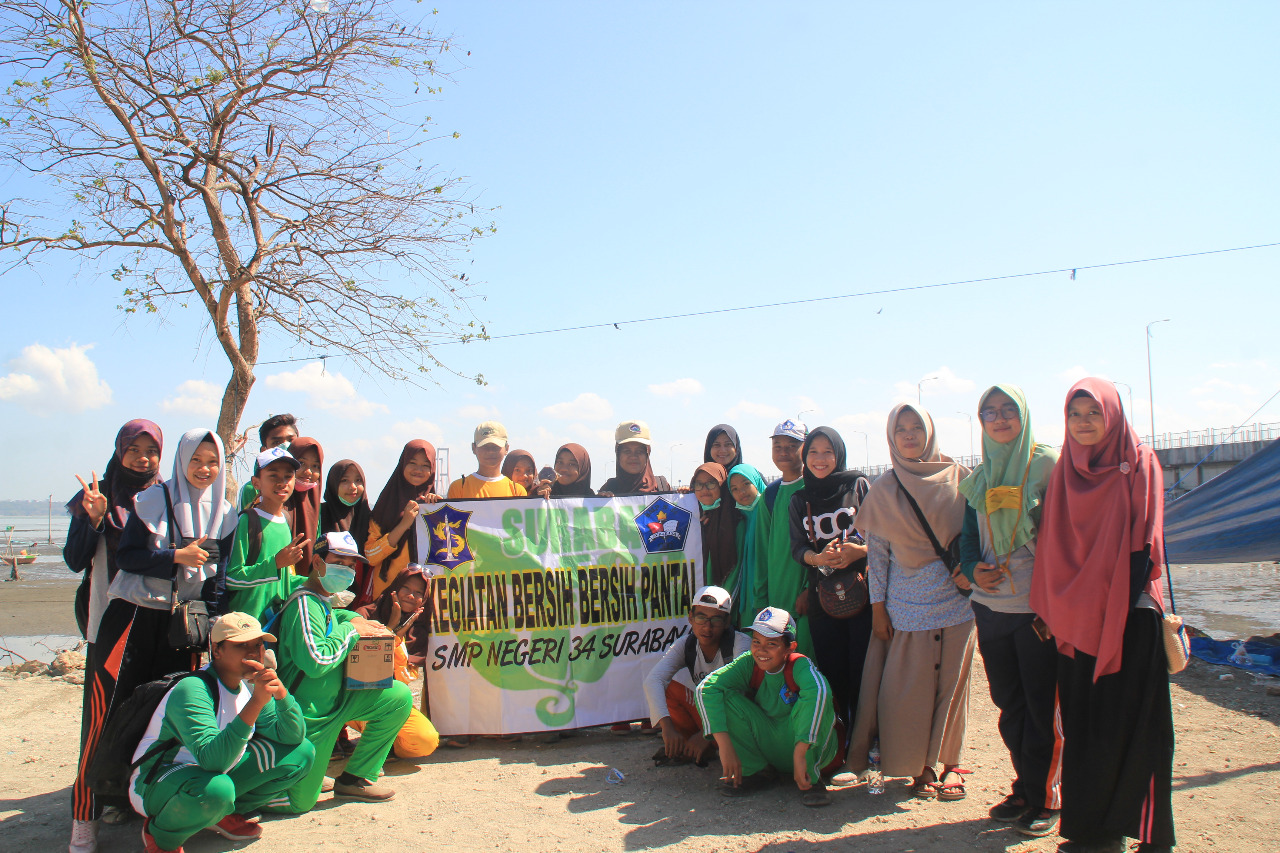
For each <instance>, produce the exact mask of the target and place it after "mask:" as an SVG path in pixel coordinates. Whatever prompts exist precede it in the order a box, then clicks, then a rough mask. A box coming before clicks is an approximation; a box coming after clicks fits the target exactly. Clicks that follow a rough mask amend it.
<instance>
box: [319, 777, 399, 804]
mask: <svg viewBox="0 0 1280 853" xmlns="http://www.w3.org/2000/svg"><path fill="white" fill-rule="evenodd" d="M333 795H334V796H335V797H345V798H346V799H348V800H363V801H364V802H366V803H385V802H386V801H387V800H390V799H391V798H392V797H394V796H395V795H396V792H395V791H393V790H391V789H390V788H388V787H386V786H385V785H375V784H373V783H372V782H366V781H364V780H363V779H360V780H359V781H357V782H354V783H352V784H350V785H348V784H347V783H346V782H337V781H335V782H334V783H333Z"/></svg>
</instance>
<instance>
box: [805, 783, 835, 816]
mask: <svg viewBox="0 0 1280 853" xmlns="http://www.w3.org/2000/svg"><path fill="white" fill-rule="evenodd" d="M800 804H801V805H803V806H808V807H809V808H811V809H816V808H818V807H819V806H829V805H831V797H829V796H827V786H826V785H824V784H822V783H821V782H819V783H818V784H816V785H814V786H813V787H812V788H810V789H809V790H807V791H801V792H800Z"/></svg>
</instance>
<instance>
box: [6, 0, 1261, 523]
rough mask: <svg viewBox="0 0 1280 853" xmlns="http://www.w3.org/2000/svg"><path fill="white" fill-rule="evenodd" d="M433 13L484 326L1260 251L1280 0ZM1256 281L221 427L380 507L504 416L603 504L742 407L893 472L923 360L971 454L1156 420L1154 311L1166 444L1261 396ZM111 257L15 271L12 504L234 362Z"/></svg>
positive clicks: (832, 325) (908, 297) (1072, 292)
mask: <svg viewBox="0 0 1280 853" xmlns="http://www.w3.org/2000/svg"><path fill="white" fill-rule="evenodd" d="M406 8H407V9H408V11H409V13H410V14H418V13H420V12H421V11H422V7H418V6H408V7H406ZM439 10H440V11H439V15H438V16H436V18H435V19H434V22H435V25H436V26H437V28H438V29H439V30H441V31H452V32H453V33H454V35H455V36H456V37H457V38H458V40H459V42H460V44H461V47H462V50H463V51H465V50H470V51H471V55H470V56H467V57H465V61H466V63H467V67H466V68H464V69H461V70H460V71H459V72H458V73H457V75H456V78H455V81H454V82H453V83H451V84H448V85H446V86H445V88H444V91H443V93H442V94H441V95H440V97H439V98H438V99H436V100H435V102H433V103H432V104H431V105H430V112H431V114H432V115H433V116H434V117H435V119H436V121H437V123H438V125H439V127H440V129H441V130H442V131H444V132H445V133H449V132H452V131H455V130H456V131H458V132H459V133H460V134H461V135H460V138H458V139H457V140H454V139H446V140H444V141H441V142H439V143H435V144H434V146H433V148H432V150H431V156H432V157H433V158H434V159H435V160H436V161H437V162H439V163H440V165H441V166H442V167H443V168H446V169H448V170H451V171H453V172H454V173H456V174H459V175H464V176H466V177H467V178H468V180H469V182H470V183H471V185H472V186H473V187H474V189H475V190H476V192H477V193H479V194H480V196H481V199H482V201H483V202H484V203H485V204H487V205H493V206H498V207H499V210H498V211H497V212H496V222H497V225H498V233H497V234H496V235H494V236H492V237H490V238H487V239H485V240H483V241H481V242H479V243H478V244H477V245H476V246H475V247H474V248H473V250H472V253H471V256H470V257H472V258H474V263H469V264H468V267H467V269H466V272H468V274H469V277H470V278H471V279H472V280H474V281H476V282H477V289H478V291H479V292H480V293H482V294H483V295H484V297H485V298H484V299H483V300H481V299H477V300H476V301H475V302H474V303H473V306H472V307H473V310H474V312H475V313H476V315H477V316H478V317H479V318H480V319H482V320H483V321H484V322H485V324H486V325H487V327H488V329H489V331H490V332H491V333H492V334H495V335H502V334H511V333H516V332H524V331H533V330H540V329H550V328H559V327H563V326H569V325H578V324H582V323H593V322H614V321H620V320H630V319H637V318H643V317H651V316H656V315H664V314H671V313H682V312H695V311H703V310H709V309H716V308H724V307H732V306H740V305H756V304H762V303H774V302H780V301H787V300H795V299H804V298H809V297H814V296H828V295H838V294H849V293H858V292H863V291H869V290H882V289H886V288H895V287H904V286H911V285H922V284H933V283H938V282H946V281H956V280H964V279H971V278H981V277H986V276H995V275H1003V274H1012V273H1022V272H1029V271H1035V270H1044V269H1056V268H1061V267H1074V266H1085V265H1089V264H1099V263H1107V262H1112V261H1122V260H1129V259H1137V258H1147V257H1156V256H1164V255H1171V254H1180V253H1187V252H1196V251H1202V250H1210V249H1219V248H1227V247H1234V246H1246V245H1252V244H1259V243H1270V242H1275V241H1280V216H1278V213H1280V199H1278V197H1277V193H1276V188H1277V186H1280V182H1278V181H1277V178H1278V177H1280V175H1278V174H1277V172H1278V171H1280V165H1278V164H1277V158H1276V157H1275V151H1276V150H1278V149H1280V127H1278V126H1277V116H1276V111H1275V110H1274V108H1273V106H1274V102H1275V96H1274V91H1273V89H1274V80H1275V78H1276V72H1277V70H1278V69H1277V65H1278V64H1280V63H1278V61H1277V59H1276V53H1275V49H1274V34H1275V32H1277V27H1278V25H1280V7H1277V6H1276V5H1274V4H1269V3H1231V4H1213V5H1209V4H1176V3H1175V4H1170V3H1160V4H1155V3H1143V4H1139V3H1135V4H1110V3H1074V2H1073V3H1037V4H1024V3H1003V4H993V3H974V4H964V5H963V6H960V5H957V4H942V3H918V4H870V3H851V2H850V3H831V4H819V3H808V4H787V5H777V4H769V5H766V4H743V3H733V4H730V3H701V4H684V3H681V4H658V3H650V4H638V5H636V6H634V7H622V6H619V5H617V4H597V3H577V4H574V3H558V4H538V5H536V6H535V5H533V4H480V3H473V4H459V5H452V4H448V3H445V4H440V5H439ZM1278 270H1280V248H1271V249H1259V250H1256V251H1251V252H1241V253H1235V254H1224V255H1211V256H1207V257H1201V258H1193V259H1187V260H1178V261H1169V262H1163V263H1153V264H1144V265H1133V266H1121V267H1112V268H1109V269H1104V270H1090V271H1083V272H1081V273H1080V274H1079V275H1078V277H1077V279H1076V280H1075V281H1072V280H1071V279H1070V278H1069V276H1068V275H1066V274H1060V275H1055V276H1046V277H1036V278H1023V279H1014V280H1010V281H1005V282H995V283H988V284H974V285H965V286H957V287H951V288H941V289H935V290H924V291H916V292H909V293H900V294H893V295H885V296H875V297H866V298H856V299H846V300H839V301H832V302H825V303H818V304H817V305H809V306H795V307H783V308H774V309H768V310H761V311H751V312H743V313H737V314H730V315H723V316H715V317H709V318H695V319H685V320H673V321H664V322H660V323H649V324H636V325H623V326H622V327H621V329H620V330H614V329H613V328H612V327H609V328H607V329H601V330H592V331H585V332H574V333H566V334H557V335H544V336H534V337H527V338H517V339H514V340H497V341H492V342H489V343H483V344H469V345H466V346H452V347H445V348H441V349H440V350H439V352H438V355H439V356H440V357H441V358H442V359H443V360H445V361H446V362H447V363H448V364H449V365H450V366H451V367H453V368H455V369H457V370H458V371H459V372H461V373H464V374H476V373H482V374H484V376H485V377H486V378H487V379H488V381H489V384H488V385H487V386H484V387H477V386H476V385H474V384H472V383H468V382H466V381H464V380H461V379H457V378H454V377H452V376H450V375H448V374H444V373H442V374H440V375H439V376H438V381H439V383H440V384H439V386H438V387H433V388H429V389H426V390H421V389H415V388H411V387H408V386H403V385H396V384H394V383H391V382H388V381H386V380H376V379H375V378H371V377H367V376H365V375H363V374H361V373H360V372H359V370H358V369H357V368H356V367H355V366H354V365H353V364H351V363H350V362H348V361H344V360H342V359H330V360H329V361H328V363H327V365H326V367H325V370H324V372H323V374H322V373H321V370H320V364H319V362H316V361H312V362H297V363H292V364H286V365H273V366H263V367H262V368H260V369H259V371H258V384H257V386H256V387H255V389H254V391H253V397H252V399H251V402H250V404H249V408H248V410H247V412H246V415H245V420H244V422H243V425H248V424H253V423H256V422H258V421H260V420H261V419H262V418H263V417H264V416H265V415H266V414H267V413H269V412H279V411H293V412H295V413H297V414H299V415H301V416H303V417H304V418H305V420H304V432H306V433H308V434H311V435H314V436H316V437H317V438H318V439H319V440H320V441H321V442H322V443H323V444H324V446H325V448H326V457H327V459H329V460H330V461H332V460H336V459H338V458H340V457H343V456H349V457H353V458H355V459H357V460H359V461H361V462H362V463H364V465H365V468H366V470H367V471H368V473H369V476H370V480H371V481H372V484H373V491H374V492H375V493H376V491H377V489H378V487H379V486H380V485H381V483H382V482H383V481H384V480H385V478H386V476H387V474H388V473H389V469H390V465H391V464H392V463H393V462H394V459H395V457H396V455H397V454H398V450H399V447H400V446H401V444H402V443H403V442H404V441H405V440H407V439H410V438H415V437H423V438H427V439H429V440H431V441H433V442H434V443H436V444H437V446H448V447H450V448H451V449H452V453H453V474H454V475H455V476H456V475H457V474H459V473H462V472H464V471H466V470H471V467H472V466H471V464H470V463H471V457H470V453H469V449H468V445H469V443H470V437H471V430H472V428H473V427H474V426H475V424H476V423H477V422H479V421H480V420H483V419H486V418H490V417H496V418H498V419H501V420H502V421H504V422H505V423H506V425H507V426H508V428H509V431H510V433H511V436H512V444H513V446H521V447H527V448H529V449H530V450H532V451H533V452H534V454H535V456H536V457H537V459H538V462H539V464H546V463H547V462H549V460H550V454H551V453H552V452H553V451H554V449H555V447H557V446H558V445H559V444H560V443H562V442H564V441H579V442H580V443H583V444H585V445H586V446H587V448H588V449H589V450H590V451H591V454H592V457H593V459H594V460H595V465H594V467H595V479H596V485H598V484H599V483H600V482H601V481H603V480H604V479H605V477H607V476H609V474H610V473H611V471H612V468H613V463H612V453H611V438H610V437H611V435H612V429H613V426H614V425H615V424H617V422H618V421H620V420H622V419H625V418H632V417H636V418H641V419H644V420H647V421H648V422H649V423H650V424H651V426H652V428H653V432H654V436H655V438H654V451H653V459H654V467H655V469H656V470H658V471H659V472H660V473H663V474H666V473H668V471H670V472H672V473H674V475H675V477H676V478H677V479H684V480H686V481H687V479H688V477H689V474H690V473H691V471H692V469H693V467H694V466H695V465H696V464H697V463H698V462H700V461H701V448H702V443H703V439H704V436H705V434H706V430H707V429H708V428H709V427H710V426H711V425H712V424H715V423H717V422H720V421H728V422H730V423H732V424H734V425H735V426H737V428H738V429H739V431H740V432H741V433H742V434H743V437H744V443H745V450H746V456H747V461H749V462H753V463H756V464H758V465H760V467H761V468H762V470H764V471H765V473H766V474H768V475H772V474H773V473H774V471H773V469H772V466H771V465H770V464H769V463H768V449H767V448H768V439H767V436H768V434H769V432H770V429H771V427H772V424H773V423H774V422H776V421H777V420H780V419H781V418H783V417H794V416H796V415H797V414H799V413H800V412H802V411H805V410H808V411H807V412H806V414H805V415H804V419H805V420H806V421H807V422H808V423H809V424H810V425H811V426H813V425H817V424H819V423H827V424H832V425H834V426H836V427H837V428H838V429H840V430H841V431H842V433H843V434H844V435H845V438H846V441H847V443H848V446H849V455H850V460H851V462H853V463H855V464H861V463H862V462H863V461H864V460H865V459H868V458H869V460H870V462H871V463H872V464H876V463H880V462H884V461H886V460H887V456H888V454H887V450H886V447H885V439H884V419H885V415H886V413H887V412H888V410H889V408H890V407H891V406H892V405H893V404H894V403H895V402H896V401H897V400H899V399H906V398H914V397H915V396H916V383H917V381H919V380H921V379H922V378H924V377H928V376H933V375H937V376H939V377H941V378H939V379H935V380H932V381H930V382H927V383H925V384H924V386H923V396H924V404H925V406H926V407H927V408H929V409H930V410H931V411H932V412H933V413H934V416H935V419H936V420H937V422H938V427H939V433H940V439H941V443H942V446H943V449H944V450H945V451H947V452H950V453H952V454H967V453H968V452H969V442H970V422H969V419H968V417H967V416H966V414H965V413H968V412H972V411H973V410H974V409H975V408H976V402H977V397H978V395H979V393H980V392H981V390H983V389H985V388H986V387H988V386H989V385H991V384H993V383H995V382H1014V383H1017V384H1020V385H1022V386H1023V387H1024V389H1025V390H1026V391H1027V394H1028V397H1029V399H1030V402H1031V408H1032V420H1033V425H1034V427H1035V429H1036V433H1037V436H1038V437H1039V438H1040V439H1041V440H1044V441H1048V442H1052V443H1057V442H1059V441H1060V440H1061V434H1062V427H1061V414H1060V413H1061V406H1062V401H1063V397H1064V394H1065V391H1066V389H1067V388H1068V387H1069V385H1070V384H1071V382H1072V381H1073V380H1074V379H1075V378H1078V377H1079V376H1083V375H1087V374H1097V375H1103V376H1106V377H1108V378H1111V379H1114V380H1118V381H1120V382H1124V383H1127V384H1128V385H1129V386H1132V389H1133V398H1134V399H1133V402H1134V404H1135V405H1134V409H1135V416H1136V417H1135V420H1136V421H1137V423H1138V425H1139V431H1140V432H1143V433H1145V432H1147V430H1148V426H1147V425H1148V422H1149V417H1150V409H1149V408H1148V406H1147V402H1146V401H1147V391H1148V384H1147V365H1146V350H1145V348H1144V326H1145V324H1146V323H1148V322H1150V321H1152V320H1159V319H1163V318H1170V320H1171V322H1169V323H1163V324H1160V325H1158V326H1156V327H1155V328H1154V330H1153V332H1154V338H1153V341H1152V352H1153V357H1154V384H1155V399H1156V421H1157V424H1156V425H1157V430H1158V431H1160V432H1163V431H1166V430H1181V429H1188V428H1195V427H1202V426H1210V425H1212V426H1225V425H1232V424H1235V423H1239V422H1240V420H1241V419H1243V418H1244V417H1245V416H1247V415H1248V414H1249V413H1250V412H1251V411H1253V410H1254V409H1255V408H1256V407H1257V406H1258V405H1260V404H1261V403H1262V402H1263V401H1264V400H1265V399H1266V398H1267V397H1269V396H1270V395H1271V394H1272V393H1273V392H1274V391H1276V389H1277V388H1280V360H1278V359H1277V357H1276V355H1275V353H1274V347H1273V345H1272V340H1273V337H1274V329H1273V327H1274V322H1275V321H1274V318H1275V316H1276V315H1277V307H1280V306H1278V304H1277V303H1280V297H1278V296H1277V292H1278V291H1277V288H1276V286H1275V284H1276V277H1277V276H1276V274H1277V271H1278ZM109 271H110V267H109V266H107V267H103V268H97V267H94V266H91V265H82V264H78V263H69V262H67V261H66V260H62V261H57V262H51V263H49V264H47V265H44V266H41V267H39V268H36V269H19V270H15V271H12V272H10V273H8V274H7V275H5V276H4V277H3V279H0V287H2V288H3V289H2V290H0V293H2V294H3V304H4V307H5V319H6V323H5V329H6V335H5V337H4V341H3V343H2V344H0V424H2V425H0V435H3V437H4V439H5V441H4V444H5V446H6V447H8V448H10V449H11V452H10V453H6V454H5V456H6V460H5V466H4V468H5V473H6V476H5V477H4V479H3V480H2V481H0V498H38V497H43V496H45V495H47V494H49V493H53V494H55V495H56V496H58V497H62V496H64V495H67V494H69V493H70V492H71V491H73V490H74V488H75V486H76V483H75V479H74V476H73V475H74V474H75V473H81V474H87V472H88V471H89V470H90V469H97V470H99V471H100V470H101V467H102V465H103V463H104V462H105V461H106V459H107V458H108V456H109V455H110V447H111V439H112V436H113V435H114V433H115V430H116V429H117V428H118V426H119V425H120V424H121V423H122V422H124V421H125V420H127V419H129V418H131V417H139V416H145V417H151V418H153V419H155V420H157V421H158V422H160V423H161V425H162V426H163V427H164V428H165V430H166V435H168V436H170V441H169V445H170V448H172V447H173V446H175V445H176V439H177V437H178V435H179V434H180V433H181V432H182V431H183V430H185V429H187V428H190V427H194V426H201V425H206V424H208V425H212V424H213V422H214V418H215V415H216V403H217V400H218V398H220V396H221V388H222V386H223V384H224V383H225V382H226V378H227V376H228V372H229V371H228V369H227V367H226V366H225V362H224V359H223V356H222V354H221V352H220V351H218V350H214V349H211V347H210V338H209V335H208V334H207V333H205V332H203V327H202V325H201V318H200V316H199V315H198V314H197V313H196V312H195V311H183V310H174V311H171V312H169V313H168V315H167V316H166V317H165V318H164V319H163V320H162V322H159V323H157V322H154V321H150V320H145V319H137V318H131V319H128V320H124V319H122V317H121V315H120V314H119V313H118V312H117V311H116V310H115V306H116V305H117V304H118V302H119V301H120V298H119V288H120V285H118V284H117V283H116V282H114V281H113V280H112V279H111V278H110V276H109ZM398 286H403V287H405V288H409V287H411V286H412V282H403V283H400V285H398ZM308 353H309V350H308V348H307V347H305V346H302V347H300V348H295V349H294V350H293V351H292V352H288V353H287V352H285V351H284V349H283V348H282V347H281V346H280V345H279V343H277V344H276V345H275V351H267V352H264V354H263V360H264V361H265V360H270V359H272V358H275V357H287V356H289V355H295V356H297V355H307V354H308ZM1122 391H1124V389H1123V387H1122ZM1124 396H1125V400H1126V405H1127V404H1128V394H1127V391H1126V392H1124ZM1256 419H1257V420H1262V421H1280V404H1272V405H1271V406H1270V407H1268V408H1267V409H1265V410H1264V411H1262V412H1261V413H1260V414H1259V415H1258V416H1257V418H1256ZM976 428H977V427H976V425H975V426H974V429H976ZM857 431H861V433H865V434H866V436H867V437H866V439H865V444H864V438H863V435H862V434H860V433H859V432H857ZM677 442H680V443H682V444H679V445H678V446H676V447H674V448H672V446H671V445H672V444H675V443H677ZM255 444H256V443H255ZM50 445H53V446H54V447H56V448H57V452H56V453H54V454H48V453H46V452H44V450H45V449H46V448H48V447H49V446H50ZM864 448H865V449H864ZM170 458H171V454H170V453H166V454H165V461H164V463H163V467H164V468H165V470H166V471H167V470H168V467H169V464H170V462H169V460H170Z"/></svg>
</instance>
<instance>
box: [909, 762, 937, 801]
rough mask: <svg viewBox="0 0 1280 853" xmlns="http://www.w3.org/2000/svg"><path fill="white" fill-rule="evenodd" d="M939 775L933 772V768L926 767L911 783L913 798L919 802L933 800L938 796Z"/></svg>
mask: <svg viewBox="0 0 1280 853" xmlns="http://www.w3.org/2000/svg"><path fill="white" fill-rule="evenodd" d="M937 784H938V775H937V774H936V773H934V772H933V768H932V767H926V768H925V769H924V772H923V773H921V774H920V775H919V776H918V777H916V779H915V780H914V781H913V782H912V783H911V796H913V797H915V798H916V799H917V800H932V799H933V798H934V797H936V796H938V791H937V788H936V787H935V786H936V785H937Z"/></svg>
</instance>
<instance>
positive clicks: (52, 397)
mask: <svg viewBox="0 0 1280 853" xmlns="http://www.w3.org/2000/svg"><path fill="white" fill-rule="evenodd" d="M92 348H93V345H92V344H86V345H84V346H77V345H76V344H71V345H70V346H68V347H66V348H64V349H50V348H49V347H46V346H44V345H43V344H31V345H30V346H27V347H25V348H23V350H22V355H20V356H18V357H17V358H15V359H13V360H11V361H10V362H9V370H10V371H11V372H10V373H9V374H8V375H6V376H0V400H12V401H13V402H15V403H17V404H18V405H20V406H22V407H23V408H24V409H26V410H27V411H29V412H32V413H33V414H37V415H47V414H52V413H54V412H83V411H85V410H86V409H98V408H101V407H103V406H106V405H108V404H109V403H110V402H111V386H109V385H108V384H107V383H106V382H104V381H103V380H101V379H99V378H98V367H97V365H95V364H94V363H93V361H92V360H91V359H90V358H89V356H88V355H86V353H87V352H88V351H89V350H90V349H92Z"/></svg>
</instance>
